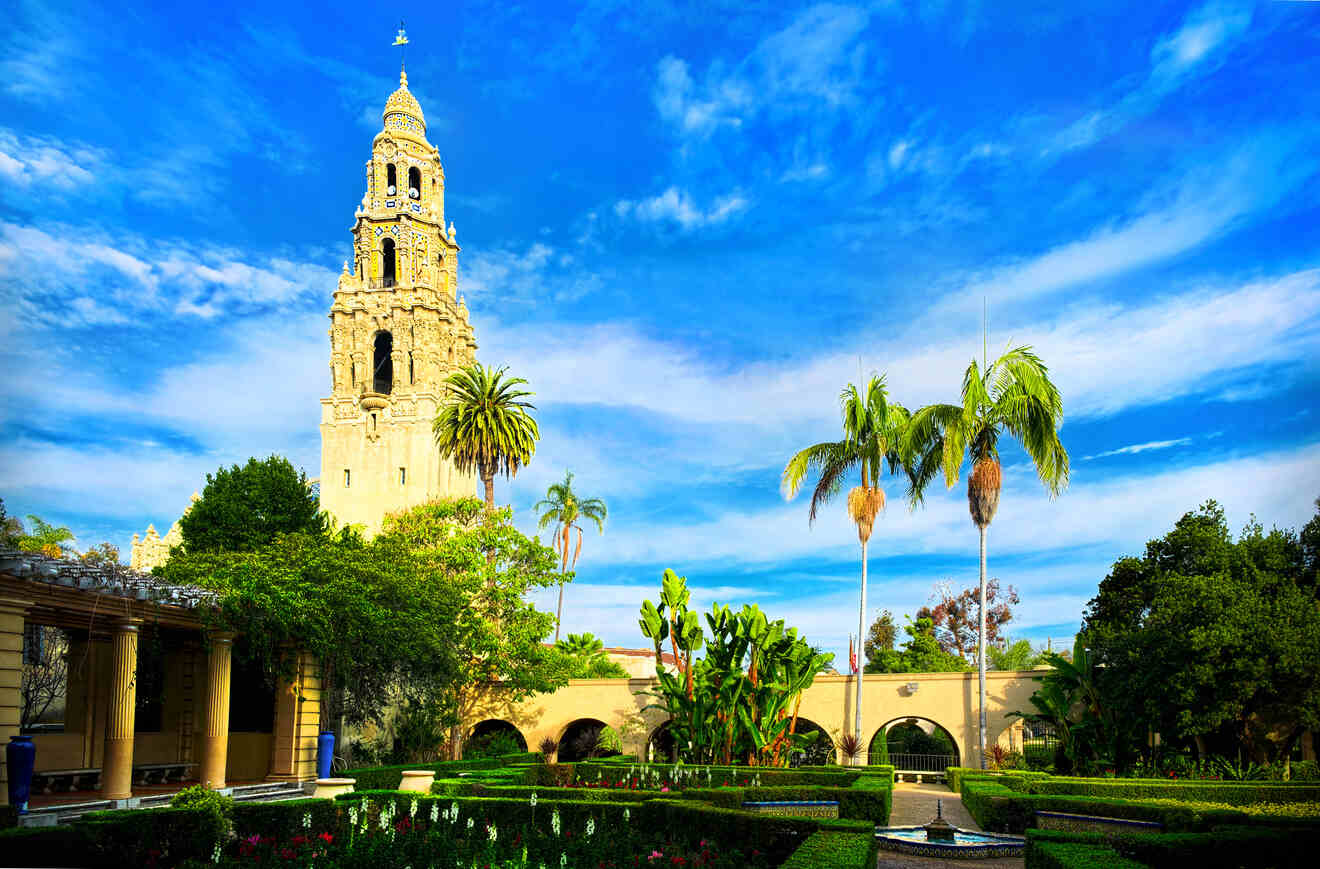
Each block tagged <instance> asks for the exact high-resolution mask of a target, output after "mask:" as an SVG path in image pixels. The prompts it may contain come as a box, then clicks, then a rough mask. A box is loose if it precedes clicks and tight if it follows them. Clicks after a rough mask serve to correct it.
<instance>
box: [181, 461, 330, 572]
mask: <svg viewBox="0 0 1320 869" xmlns="http://www.w3.org/2000/svg"><path fill="white" fill-rule="evenodd" d="M328 526H329V520H328V517H327V516H326V515H325V514H324V513H322V512H321V508H320V503H319V502H318V500H317V498H316V496H315V495H314V494H312V491H311V489H310V487H309V486H308V483H307V475H306V474H305V473H303V472H301V471H298V470H295V469H294V467H293V465H292V464H291V463H290V462H289V460H288V459H286V458H284V457H283V456H275V455H272V456H270V457H269V458H266V459H264V460H262V461H258V460H257V459H255V458H250V459H248V460H247V464H245V465H243V466H242V467H241V468H240V467H239V466H238V465H232V466H230V467H229V468H223V467H222V468H219V469H218V470H216V472H215V473H214V474H207V475H206V487H205V488H203V489H202V495H201V497H200V498H198V499H197V500H196V501H195V502H193V505H192V509H190V510H188V512H186V513H184V514H183V516H181V517H180V518H179V532H180V533H181V534H182V536H183V549H185V550H187V551H188V552H222V551H228V552H237V551H248V550H253V549H258V548H260V547H262V546H265V545H266V544H268V543H270V542H272V541H273V540H275V538H276V537H278V536H279V535H281V534H313V535H317V534H324V533H325V531H326V529H327V528H328Z"/></svg>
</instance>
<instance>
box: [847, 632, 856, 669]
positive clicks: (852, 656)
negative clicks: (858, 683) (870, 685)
mask: <svg viewBox="0 0 1320 869" xmlns="http://www.w3.org/2000/svg"><path fill="white" fill-rule="evenodd" d="M848 666H849V667H851V668H852V673H853V675H854V676H856V675H857V650H856V649H855V648H853V638H852V634H849V635H848Z"/></svg>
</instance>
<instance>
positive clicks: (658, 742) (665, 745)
mask: <svg viewBox="0 0 1320 869" xmlns="http://www.w3.org/2000/svg"><path fill="white" fill-rule="evenodd" d="M671 724H673V719H672V718H671V719H669V720H667V721H663V722H661V723H660V726H659V727H657V728H656V729H655V730H652V731H651V735H650V736H649V737H647V739H646V756H645V757H644V758H643V760H646V761H647V762H650V763H674V762H676V761H677V760H678V753H677V752H678V746H677V745H676V744H675V742H674V733H673V731H672V730H671V729H670V725H671Z"/></svg>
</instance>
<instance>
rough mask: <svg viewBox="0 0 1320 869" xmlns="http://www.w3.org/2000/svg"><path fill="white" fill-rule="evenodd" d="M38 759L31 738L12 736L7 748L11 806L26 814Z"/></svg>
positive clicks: (6, 758) (6, 759)
mask: <svg viewBox="0 0 1320 869" xmlns="http://www.w3.org/2000/svg"><path fill="white" fill-rule="evenodd" d="M36 759H37V747H36V746H35V745H33V744H32V737H30V736H11V737H9V744H8V745H6V746H5V762H6V763H8V764H9V805H11V806H15V807H17V809H18V811H19V814H26V813H27V809H28V797H29V795H30V794H31V792H32V765H33V763H35V762H36Z"/></svg>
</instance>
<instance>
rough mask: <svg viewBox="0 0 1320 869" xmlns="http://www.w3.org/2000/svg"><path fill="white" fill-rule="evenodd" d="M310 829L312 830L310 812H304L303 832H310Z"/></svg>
mask: <svg viewBox="0 0 1320 869" xmlns="http://www.w3.org/2000/svg"><path fill="white" fill-rule="evenodd" d="M311 828H312V813H311V812H304V813H303V829H304V830H310V829H311Z"/></svg>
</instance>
